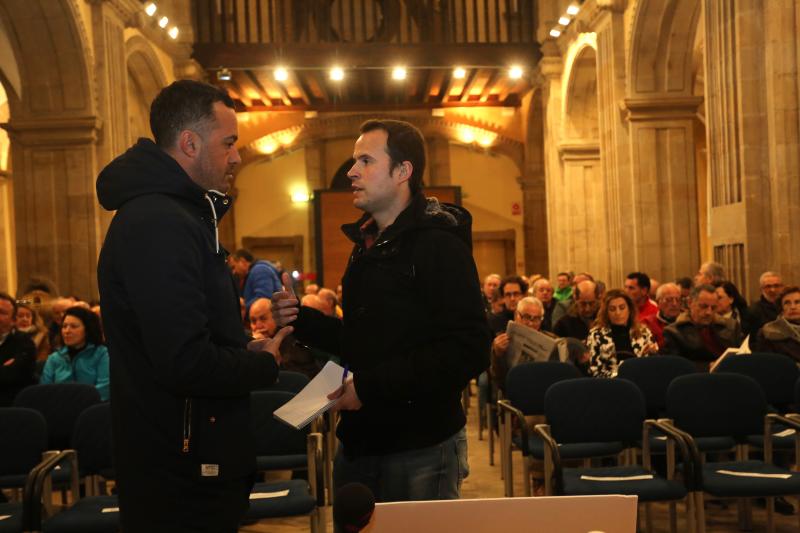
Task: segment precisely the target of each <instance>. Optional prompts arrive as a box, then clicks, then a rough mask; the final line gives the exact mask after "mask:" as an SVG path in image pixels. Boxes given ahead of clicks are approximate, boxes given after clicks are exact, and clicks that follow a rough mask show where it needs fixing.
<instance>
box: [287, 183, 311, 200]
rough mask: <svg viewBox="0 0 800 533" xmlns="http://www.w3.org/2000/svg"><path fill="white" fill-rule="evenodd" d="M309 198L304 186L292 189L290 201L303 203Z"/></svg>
mask: <svg viewBox="0 0 800 533" xmlns="http://www.w3.org/2000/svg"><path fill="white" fill-rule="evenodd" d="M310 199H311V195H309V194H308V190H307V189H306V188H305V187H297V188H295V189H294V190H293V191H292V203H295V204H303V203H306V202H308V201H309V200H310Z"/></svg>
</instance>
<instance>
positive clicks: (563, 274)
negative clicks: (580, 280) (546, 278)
mask: <svg viewBox="0 0 800 533" xmlns="http://www.w3.org/2000/svg"><path fill="white" fill-rule="evenodd" d="M558 276H567V281H572V272H559V273H558V274H556V278H558Z"/></svg>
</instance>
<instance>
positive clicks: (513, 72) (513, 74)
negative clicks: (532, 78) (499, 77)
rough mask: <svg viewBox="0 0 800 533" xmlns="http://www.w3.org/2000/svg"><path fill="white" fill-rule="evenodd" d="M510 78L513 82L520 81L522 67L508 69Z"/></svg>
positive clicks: (515, 66)
mask: <svg viewBox="0 0 800 533" xmlns="http://www.w3.org/2000/svg"><path fill="white" fill-rule="evenodd" d="M508 77H509V78H511V79H512V80H518V79H520V78H521V77H522V67H520V66H517V65H514V66H513V67H511V68H510V69H508Z"/></svg>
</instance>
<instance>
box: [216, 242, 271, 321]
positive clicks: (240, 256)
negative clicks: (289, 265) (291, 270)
mask: <svg viewBox="0 0 800 533" xmlns="http://www.w3.org/2000/svg"><path fill="white" fill-rule="evenodd" d="M228 263H229V264H230V267H231V270H232V271H233V274H234V275H235V276H236V278H237V279H238V280H239V294H241V295H242V297H243V298H244V305H245V308H246V309H247V310H249V309H250V306H251V305H253V302H254V301H255V300H256V298H272V293H274V292H278V291H280V290H281V289H282V287H283V286H282V285H281V280H280V278H279V277H278V270H277V268H276V267H275V265H273V264H272V263H270V262H269V261H265V260H263V259H259V260H256V258H255V257H253V254H251V253H250V252H249V251H248V250H245V249H239V250H236V251H235V252H233V253H232V254H231V255H230V257H229V258H228Z"/></svg>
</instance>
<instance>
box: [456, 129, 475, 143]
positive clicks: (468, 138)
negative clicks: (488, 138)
mask: <svg viewBox="0 0 800 533" xmlns="http://www.w3.org/2000/svg"><path fill="white" fill-rule="evenodd" d="M458 136H459V137H460V138H461V140H462V141H463V142H465V143H467V144H469V143H473V142H475V132H474V131H472V128H461V130H460V131H459V132H458Z"/></svg>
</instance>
